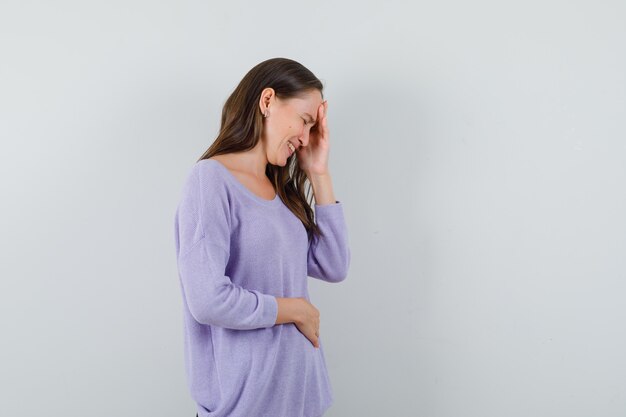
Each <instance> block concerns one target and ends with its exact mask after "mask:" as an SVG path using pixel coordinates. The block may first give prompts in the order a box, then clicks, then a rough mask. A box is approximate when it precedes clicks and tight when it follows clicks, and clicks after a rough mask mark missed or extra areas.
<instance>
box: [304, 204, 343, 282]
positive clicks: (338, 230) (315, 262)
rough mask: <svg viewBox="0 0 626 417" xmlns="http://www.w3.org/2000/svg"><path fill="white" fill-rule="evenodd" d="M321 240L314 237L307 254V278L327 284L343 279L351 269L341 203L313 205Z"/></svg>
mask: <svg viewBox="0 0 626 417" xmlns="http://www.w3.org/2000/svg"><path fill="white" fill-rule="evenodd" d="M315 218H316V223H317V225H318V226H319V228H320V230H321V231H322V234H323V236H320V237H318V236H313V239H312V240H311V243H310V245H309V249H308V254H307V275H308V276H310V277H313V278H317V279H321V280H323V281H327V282H341V281H343V280H344V279H346V277H347V275H348V269H349V268H350V246H349V241H348V229H347V225H346V221H345V217H344V213H343V205H342V204H341V202H340V201H335V203H331V204H322V205H317V204H316V205H315Z"/></svg>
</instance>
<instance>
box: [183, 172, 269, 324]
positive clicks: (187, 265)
mask: <svg viewBox="0 0 626 417" xmlns="http://www.w3.org/2000/svg"><path fill="white" fill-rule="evenodd" d="M219 178H220V177H219V175H218V174H217V173H216V172H215V171H209V170H200V169H199V164H197V163H196V165H194V167H193V169H192V170H191V173H190V174H189V176H188V178H187V181H186V183H185V186H184V188H183V196H182V199H181V201H180V204H179V206H178V208H177V210H176V215H175V234H176V236H175V238H176V246H177V263H178V272H179V276H180V280H181V284H182V288H183V294H184V297H185V301H186V302H187V305H188V307H189V311H190V313H191V315H192V316H193V317H194V319H195V320H196V321H198V322H199V323H202V324H210V325H215V326H220V327H225V328H229V329H238V330H249V329H257V328H262V327H272V326H274V324H275V323H276V319H277V315H278V303H277V300H276V298H275V297H274V296H272V295H269V294H265V293H262V292H260V291H257V290H247V289H245V288H243V287H241V286H239V285H236V284H234V283H233V282H232V281H231V279H230V277H228V276H227V275H225V270H226V265H227V263H228V259H229V256H230V224H231V221H230V210H229V199H228V195H227V193H226V188H225V187H224V184H223V183H222V182H221V181H220V180H219Z"/></svg>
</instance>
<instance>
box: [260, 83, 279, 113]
mask: <svg viewBox="0 0 626 417" xmlns="http://www.w3.org/2000/svg"><path fill="white" fill-rule="evenodd" d="M275 97H276V92H275V91H274V89H273V88H271V87H267V88H264V89H263V91H261V97H260V98H259V110H261V114H265V110H267V109H268V108H270V107H271V105H272V104H273V103H274V101H275Z"/></svg>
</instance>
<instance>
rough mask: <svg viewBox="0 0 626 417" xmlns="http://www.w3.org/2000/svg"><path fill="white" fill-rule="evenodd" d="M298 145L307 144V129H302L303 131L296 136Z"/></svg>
mask: <svg viewBox="0 0 626 417" xmlns="http://www.w3.org/2000/svg"><path fill="white" fill-rule="evenodd" d="M298 141H299V142H300V146H307V145H308V144H309V130H308V129H304V132H302V134H301V135H300V136H299V137H298Z"/></svg>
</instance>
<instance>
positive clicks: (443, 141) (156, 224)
mask: <svg viewBox="0 0 626 417" xmlns="http://www.w3.org/2000/svg"><path fill="white" fill-rule="evenodd" d="M0 7H1V8H0V48H1V49H0V115H1V118H0V137H1V144H2V153H1V155H2V163H1V164H0V178H1V179H0V181H1V185H2V188H1V194H2V205H1V206H2V216H1V222H2V247H1V250H2V254H3V259H2V262H0V265H1V266H0V268H2V269H1V270H0V273H1V275H2V278H1V280H0V329H1V340H2V341H1V343H0V360H1V370H0V390H1V392H2V395H1V396H0V415H3V416H35V415H48V416H64V417H72V416H85V415H89V416H91V417H98V416H139V415H144V416H154V417H157V416H174V415H176V416H192V415H195V409H194V405H193V403H192V401H191V399H190V397H189V395H188V391H187V386H186V380H185V374H184V367H183V352H182V342H183V339H182V316H181V314H182V313H181V300H180V292H179V287H178V285H179V284H178V277H177V272H176V265H175V257H174V241H173V215H174V210H175V205H176V204H177V202H178V198H179V195H180V191H181V185H182V180H183V179H184V177H185V175H186V173H187V172H188V169H189V168H190V166H191V164H193V163H194V162H195V160H196V159H197V158H198V157H199V156H200V155H201V154H202V152H204V150H205V149H206V148H208V146H209V145H210V143H211V142H212V140H213V139H214V138H215V135H216V133H217V129H218V123H219V117H220V112H221V107H222V105H223V103H224V101H225V99H226V97H227V96H228V94H229V93H230V92H231V91H232V89H233V88H234V87H235V85H236V84H237V83H238V82H239V80H240V79H241V77H243V75H244V74H245V73H246V72H247V71H248V70H249V69H250V68H252V66H254V65H256V64H257V63H258V62H260V61H262V60H265V59H267V58H271V57H275V56H284V57H289V58H292V59H295V60H298V61H299V62H301V63H303V64H304V65H305V66H307V67H308V68H309V69H311V70H312V71H313V72H314V73H315V74H316V75H317V76H318V77H319V78H320V79H322V81H323V82H324V84H325V86H326V89H325V97H327V98H328V102H329V110H328V117H329V128H330V134H331V143H332V150H331V173H332V175H333V179H334V184H335V187H334V188H335V193H336V196H337V198H338V199H340V200H342V201H343V202H344V204H345V208H346V216H347V221H348V226H349V231H350V241H351V250H352V264H351V271H350V275H349V276H348V279H347V280H346V281H345V282H344V283H342V284H337V285H332V284H326V283H323V282H320V281H317V280H314V279H310V289H311V297H312V300H315V301H316V302H315V304H316V306H317V307H318V308H319V309H320V311H321V312H322V317H323V320H322V327H321V331H322V332H323V333H324V334H325V339H324V340H325V349H326V356H327V360H328V364H329V371H330V374H331V380H332V383H333V387H334V390H335V394H336V402H335V404H334V405H333V406H332V407H331V409H330V410H329V411H328V412H327V414H326V415H327V416H329V417H339V416H357V415H358V416H394V417H400V416H423V417H459V416H463V417H473V416H476V417H491V416H493V417H502V416H506V417H517V416H519V417H527V416H533V417H538V416H550V417H552V416H568V417H576V416H623V415H625V414H626V378H625V375H626V359H625V356H624V354H623V352H624V351H625V349H626V332H625V331H624V321H625V319H626V305H625V304H624V298H625V291H626V284H625V280H626V257H625V254H626V219H625V217H624V213H625V212H626V126H625V125H624V121H625V120H626V117H625V116H626V82H625V81H626V54H625V48H624V45H625V41H626V25H624V21H626V6H624V3H623V2H618V1H612V2H611V1H594V2H591V1H588V2H580V1H579V2H565V1H554V0H552V1H541V2H539V1H530V2H515V3H513V2H496V1H491V2H489V1H484V0H483V1H477V2H464V1H458V0H457V1H445V2H408V1H407V2H399V1H396V2H393V1H391V2H384V3H381V2H363V1H359V2H357V1H350V2H341V3H334V4H331V3H330V2H307V3H302V4H300V3H294V2H288V1H283V2H271V1H265V2H240V1H229V2H220V3H217V2H201V1H143V2H141V1H117V2H112V1H108V2H84V1H75V2H69V1H54V2H44V1H23V0H22V1H7V0H3V1H2V3H1V6H0Z"/></svg>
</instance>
